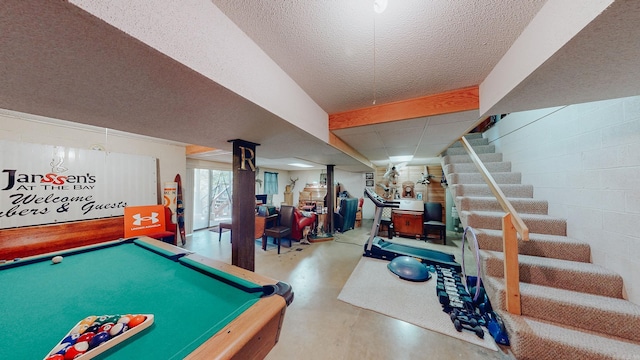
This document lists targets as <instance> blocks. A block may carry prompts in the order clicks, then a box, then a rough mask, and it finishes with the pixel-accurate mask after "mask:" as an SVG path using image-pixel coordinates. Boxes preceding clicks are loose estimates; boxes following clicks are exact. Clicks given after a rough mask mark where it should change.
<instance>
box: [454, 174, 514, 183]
mask: <svg viewBox="0 0 640 360" xmlns="http://www.w3.org/2000/svg"><path fill="white" fill-rule="evenodd" d="M491 176H492V177H493V180H495V182H496V183H497V184H498V185H501V184H520V183H521V181H522V174H521V173H519V172H497V173H493V174H491ZM446 178H447V182H449V185H452V184H486V182H485V181H484V177H482V175H480V173H453V174H449V175H447V176H446Z"/></svg>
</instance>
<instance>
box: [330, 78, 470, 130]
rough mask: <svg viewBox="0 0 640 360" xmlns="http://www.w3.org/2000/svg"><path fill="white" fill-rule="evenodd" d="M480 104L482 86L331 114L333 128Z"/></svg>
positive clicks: (451, 111) (456, 110)
mask: <svg viewBox="0 0 640 360" xmlns="http://www.w3.org/2000/svg"><path fill="white" fill-rule="evenodd" d="M479 108H480V100H479V90H478V86H471V87H467V88H463V89H457V90H452V91H447V92H443V93H440V94H435V95H428V96H423V97H419V98H415V99H409V100H403V101H398V102H393V103H389V104H383V105H376V106H371V107H367V108H362V109H357V110H352V111H345V112H341V113H337V114H331V115H329V131H333V130H339V129H346V128H351V127H356V126H364V125H374V124H381V123H386V122H391V121H398V120H407V119H414V118H419V117H425V116H435V115H443V114H450V113H455V112H460V111H469V110H477V109H479Z"/></svg>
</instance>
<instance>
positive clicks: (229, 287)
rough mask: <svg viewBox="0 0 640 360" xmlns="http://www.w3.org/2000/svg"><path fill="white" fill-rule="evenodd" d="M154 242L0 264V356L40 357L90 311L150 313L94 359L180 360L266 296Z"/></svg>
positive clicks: (118, 244) (257, 288) (119, 244)
mask: <svg viewBox="0 0 640 360" xmlns="http://www.w3.org/2000/svg"><path fill="white" fill-rule="evenodd" d="M154 244H155V243H152V244H151V245H149V242H147V241H142V242H140V241H139V240H136V241H120V242H116V243H115V244H114V243H111V244H109V246H105V247H101V246H97V247H91V248H90V251H83V252H81V253H78V254H69V253H62V255H63V261H62V262H61V263H59V264H53V263H52V262H51V260H50V259H51V258H52V256H53V255H56V254H47V255H46V256H43V257H42V258H43V260H42V261H34V260H33V259H29V260H30V261H29V262H26V260H23V261H17V262H14V263H9V264H4V265H2V266H0V284H2V288H3V289H2V295H1V296H0V309H2V312H3V319H2V320H3V323H4V324H5V325H3V326H1V327H0V343H1V344H2V345H1V346H0V358H1V359H9V358H14V359H38V358H40V359H42V358H44V357H45V356H46V355H47V354H48V353H49V351H50V350H51V349H52V348H53V347H54V346H55V345H56V344H57V343H58V342H59V341H60V340H61V339H62V338H63V337H64V336H65V335H66V334H67V332H68V331H69V330H71V328H72V327H73V326H74V325H75V324H76V323H78V321H80V320H82V319H83V318H85V317H87V316H89V315H98V316H100V315H106V314H153V315H154V317H155V322H154V324H153V325H151V327H149V328H148V329H146V330H143V331H142V332H141V333H139V334H138V335H136V336H134V337H132V338H130V339H128V340H126V341H124V342H123V343H122V344H119V345H117V346H115V347H114V348H112V349H110V350H107V351H106V352H104V353H103V354H102V355H100V356H99V357H98V358H109V359H182V358H185V357H186V356H187V355H189V354H191V353H192V352H193V351H194V350H195V349H196V348H198V347H199V346H200V345H202V344H203V343H204V342H205V341H207V340H208V339H210V338H212V337H213V336H214V335H216V334H217V333H218V332H220V331H221V330H222V329H223V328H224V327H225V326H226V325H227V324H229V323H230V322H231V321H232V320H234V319H236V318H238V317H239V315H241V314H242V313H244V312H245V311H247V310H248V309H250V308H251V307H253V306H255V305H256V304H257V303H258V302H259V301H260V300H261V299H263V298H264V297H263V295H265V294H264V291H263V286H262V285H259V284H256V283H253V282H251V281H247V280H245V279H242V278H239V277H236V276H234V275H232V274H229V273H226V272H224V271H220V270H217V269H215V268H211V267H209V266H208V265H206V264H205V265H202V262H201V261H198V258H196V259H195V260H193V259H192V258H190V255H188V254H187V255H186V256H182V255H183V254H180V252H181V251H182V252H184V251H183V250H181V249H179V248H177V247H176V248H175V249H173V247H172V249H171V250H170V251H168V252H167V251H166V250H165V249H164V247H160V248H156V247H155V246H154ZM176 252H177V253H178V254H177V256H176V254H175V253H176ZM174 257H179V259H180V260H178V261H176V259H175V258H174ZM22 262H25V263H24V264H22ZM267 295H269V294H267ZM275 296H278V295H275ZM285 307H286V306H285ZM9 324H11V325H9ZM276 341H277V335H276Z"/></svg>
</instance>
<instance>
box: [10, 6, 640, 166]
mask: <svg viewBox="0 0 640 360" xmlns="http://www.w3.org/2000/svg"><path fill="white" fill-rule="evenodd" d="M164 1H168V0H164ZM191 1H192V2H193V4H197V5H199V6H203V4H204V5H208V6H209V7H211V6H210V3H206V2H204V3H203V1H201V0H191ZM551 1H552V0H549V2H551ZM553 1H555V3H561V1H559V0H553ZM71 2H72V3H73V4H72V3H70V2H66V1H48V0H33V1H23V0H6V1H3V7H2V12H0V34H2V35H1V36H0V49H1V51H0V76H1V78H2V86H1V87H0V108H5V109H9V110H14V111H20V112H25V113H31V114H36V115H41V116H46V117H52V118H59V119H62V120H70V121H74V122H77V123H83V124H89V125H96V126H101V127H107V128H111V129H115V130H120V131H128V132H132V133H136V134H142V135H146V136H153V137H157V138H163V139H168V140H172V141H178V142H183V143H187V144H195V145H202V146H208V147H213V148H217V149H221V150H229V149H230V144H229V143H228V140H230V139H237V138H240V139H243V140H247V141H252V142H255V143H259V144H261V145H260V147H259V148H258V161H259V162H262V164H260V165H261V166H263V167H272V168H279V169H291V168H290V167H288V166H287V165H286V164H287V163H290V162H291V161H292V160H296V161H301V162H308V163H311V164H315V165H316V166H318V167H323V166H324V165H327V164H335V165H336V168H338V169H343V170H349V171H363V170H365V169H367V166H366V164H363V163H362V162H360V161H358V160H355V159H353V158H351V157H350V156H347V155H345V154H343V153H342V152H340V151H338V150H336V149H335V148H334V147H332V146H330V145H328V144H327V143H325V142H324V141H322V140H320V139H319V138H318V137H316V136H312V135H310V134H309V133H308V132H306V131H304V130H302V129H300V128H298V127H296V126H294V125H293V124H292V123H291V122H290V121H288V120H289V119H286V120H285V119H283V118H280V117H279V116H278V115H276V114H274V113H273V112H271V111H269V110H267V108H268V107H266V106H264V104H257V103H255V102H252V101H250V100H248V99H247V98H246V97H244V96H242V95H241V94H238V93H235V92H234V91H231V90H230V89H229V88H227V87H225V86H223V85H221V84H220V83H218V82H216V79H213V78H211V77H207V76H205V75H203V74H202V73H200V72H198V71H195V70H194V69H192V68H190V67H188V66H186V65H185V64H183V63H181V62H180V61H178V60H176V59H174V58H172V57H170V56H168V55H166V54H165V53H163V52H162V51H159V50H156V48H154V47H152V46H150V45H148V44H146V43H145V42H143V41H142V40H140V39H137V38H135V37H134V36H131V35H129V34H128V33H127V32H124V31H121V30H119V29H118V28H116V27H114V25H110V24H111V23H110V22H109V20H108V19H101V18H99V17H96V16H94V15H90V14H89V13H87V12H86V11H85V10H83V9H82V8H81V7H79V6H80V5H74V4H77V3H82V5H84V6H91V5H95V4H102V5H96V6H107V8H108V7H109V6H108V5H104V3H102V2H99V1H93V0H72V1H71ZM115 2H116V1H115V0H114V3H115ZM600 2H603V3H607V1H605V0H600ZM212 3H213V4H214V5H215V6H217V7H218V8H219V9H220V10H221V11H222V12H223V13H224V14H225V15H226V16H227V17H228V18H229V19H230V20H231V21H233V22H234V23H235V24H236V25H237V26H238V27H239V28H240V29H241V30H242V31H244V33H246V34H247V36H249V37H250V38H251V39H252V41H253V42H254V43H255V44H256V45H257V46H259V47H260V48H261V49H262V50H263V51H264V52H265V53H266V54H267V55H268V56H269V57H270V58H271V59H273V61H274V62H275V63H276V64H277V65H278V66H279V67H280V68H281V69H282V70H284V72H285V73H287V74H288V75H289V76H290V77H291V79H293V80H294V81H295V82H296V83H297V84H298V85H299V86H300V88H302V90H304V92H306V93H307V94H308V95H309V96H310V97H311V98H312V100H313V101H315V102H316V103H317V104H318V105H319V106H320V107H321V108H322V110H324V111H325V112H326V113H327V114H333V113H336V112H342V111H348V110H354V109H359V108H363V107H369V106H371V105H372V104H373V102H374V101H375V102H376V104H378V105H379V104H384V103H389V102H394V101H399V100H405V99H410V98H415V97H421V96H425V95H431V94H438V93H442V92H445V91H447V90H453V89H460V88H464V87H468V86H477V85H479V84H481V83H482V82H483V81H485V80H486V78H487V75H488V74H489V73H490V72H492V70H494V69H495V67H496V64H497V63H498V62H499V61H500V60H501V59H502V58H503V56H504V54H505V53H506V52H507V51H508V50H509V49H510V48H511V47H512V44H514V41H515V40H516V39H517V38H518V37H519V35H520V34H521V33H522V31H523V30H524V29H525V28H526V27H527V26H528V25H529V23H530V21H531V19H533V18H534V17H535V16H536V14H537V13H538V11H539V10H540V9H541V8H542V7H543V5H545V3H546V1H543V0H540V1H535V0H530V1H521V0H482V1H480V0H475V1H471V0H470V1H450V0H429V1H425V0H401V1H400V0H390V3H389V6H388V7H387V9H386V11H385V12H384V13H383V14H380V15H375V13H374V12H373V9H372V7H373V6H372V3H373V1H372V0H371V1H367V0H327V1H322V2H321V1H286V0H270V1H252V0H212ZM118 4H119V5H118V6H124V7H126V6H132V7H136V6H137V7H140V8H142V7H144V6H146V5H149V4H150V3H145V2H144V1H142V0H132V1H128V2H127V1H120V2H118ZM167 4H169V3H167ZM187 5H188V4H185V5H183V6H187ZM114 6H116V5H114ZM149 6H151V5H149ZM574 6H578V5H574ZM545 8H546V7H545ZM120 13H123V14H127V11H126V10H125V9H122V11H120ZM115 14H118V11H116V12H115ZM154 15H156V14H154ZM162 16H171V15H170V14H168V15H167V14H164V13H163V15H162ZM639 20H640V2H639V1H634V0H617V1H615V2H613V3H612V4H611V6H610V7H609V8H608V9H607V10H606V11H604V12H603V13H602V14H599V15H597V16H596V18H595V19H594V20H593V21H592V22H591V23H590V24H589V25H588V26H587V27H586V28H584V30H583V31H581V32H579V33H578V34H576V36H575V37H573V38H571V39H570V40H568V42H567V43H566V44H565V45H564V46H562V47H561V48H560V49H559V50H558V51H557V52H555V53H553V54H549V58H548V59H547V60H546V61H544V62H543V63H542V64H541V65H540V66H538V67H537V68H535V69H531V73H530V74H529V75H528V76H527V77H526V78H525V79H523V80H522V81H519V82H518V83H517V84H516V85H515V87H514V88H513V89H510V90H511V91H509V92H508V93H507V94H505V95H503V96H502V97H501V98H500V99H498V101H497V103H496V104H491V106H492V107H491V109H490V110H489V111H490V114H499V113H507V112H512V111H518V110H527V109H533V108H541V107H549V106H557V105H565V104H572V103H578V102H584V101H593V100H598V99H605V98H609V97H620V96H628V95H637V94H638V93H640V90H639V89H640V88H639V87H638V86H637V84H639V83H640V71H638V69H639V67H638V66H637V59H638V58H639V57H640V43H638V42H637V41H635V40H636V39H639V38H640V27H638V26H637V24H638V23H639ZM149 31H153V29H150V30H149ZM200 35H203V36H204V38H205V39H206V37H207V36H209V37H211V38H212V39H215V40H216V41H220V34H217V33H211V34H199V36H200ZM551 36H553V34H552V35H551ZM541 40H542V41H544V40H545V39H541ZM227 65H228V64H227ZM510 65H511V66H515V67H517V66H518V64H517V63H514V64H510ZM245 86H251V84H245ZM256 88H257V87H256ZM277 90H278V89H274V91H275V92H276V93H277ZM481 90H482V88H481ZM480 97H481V98H482V91H481V93H480ZM479 117H480V113H479V111H468V112H462V113H455V114H447V115H439V116H431V117H425V118H418V119H408V120H405V121H396V122H393V123H387V124H379V125H370V126H359V127H356V128H347V129H342V130H338V131H336V132H335V134H336V135H337V136H338V137H340V138H341V139H342V140H343V141H345V142H346V143H347V144H348V145H350V146H351V147H353V148H354V149H355V150H357V151H358V152H360V153H361V154H363V155H365V157H366V158H368V159H369V160H370V161H371V162H373V163H374V164H377V165H386V162H387V158H388V156H392V155H398V154H413V155H414V156H415V157H416V159H417V160H416V162H417V163H421V162H422V163H424V162H426V161H430V160H429V159H432V158H433V157H436V156H437V155H438V154H439V152H440V151H442V150H443V149H444V148H445V147H446V146H447V145H448V144H449V143H450V142H452V141H454V140H455V139H457V138H458V137H459V136H461V135H463V134H464V133H465V131H467V130H468V129H469V128H470V127H471V126H472V125H473V124H474V123H476V122H477V121H478V120H479ZM108 150H112V151H116V149H108ZM219 153H221V154H222V155H216V154H211V156H210V157H209V159H211V160H217V161H230V157H229V155H228V153H227V152H224V151H222V152H218V154H219ZM203 157H206V155H203Z"/></svg>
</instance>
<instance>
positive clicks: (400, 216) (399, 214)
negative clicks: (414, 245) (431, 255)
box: [391, 210, 422, 238]
mask: <svg viewBox="0 0 640 360" xmlns="http://www.w3.org/2000/svg"><path fill="white" fill-rule="evenodd" d="M391 220H392V221H393V229H394V231H395V233H396V234H398V235H400V236H408V237H415V238H421V237H422V211H408V210H393V212H392V213H391Z"/></svg>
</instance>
